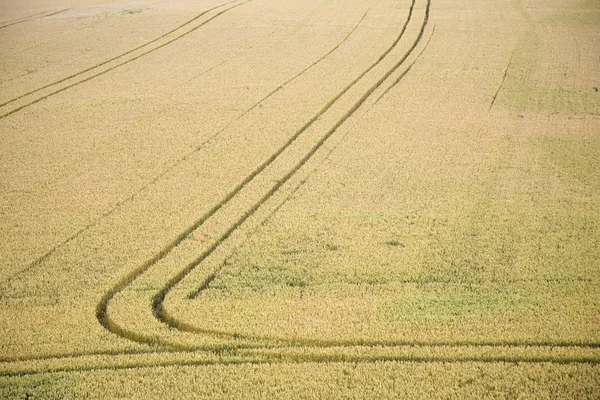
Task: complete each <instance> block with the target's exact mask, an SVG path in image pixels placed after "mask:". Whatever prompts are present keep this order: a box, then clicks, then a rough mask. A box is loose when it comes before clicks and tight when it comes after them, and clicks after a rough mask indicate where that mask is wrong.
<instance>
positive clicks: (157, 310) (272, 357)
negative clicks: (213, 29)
mask: <svg viewBox="0 0 600 400" xmlns="http://www.w3.org/2000/svg"><path fill="white" fill-rule="evenodd" d="M249 1H251V0H249ZM430 2H431V0H428V1H427V11H426V17H425V22H424V24H423V25H422V28H421V31H420V34H419V36H418V38H417V41H416V43H415V44H413V46H412V47H411V48H410V50H409V51H408V53H407V54H406V55H405V56H404V57H403V58H402V60H401V61H400V62H399V63H397V64H396V65H395V66H394V68H393V69H392V70H390V71H389V72H388V73H386V75H385V76H384V77H383V78H381V79H380V80H379V81H378V82H377V83H376V85H374V86H373V87H371V89H370V90H369V91H367V92H366V93H365V94H363V96H362V97H361V98H360V99H359V101H358V102H357V103H355V105H354V106H353V107H352V108H351V109H350V110H349V111H348V112H347V113H346V114H344V116H343V117H342V119H341V120H340V121H338V122H337V123H336V124H335V125H334V127H333V128H332V129H330V130H329V131H327V133H326V134H325V136H323V137H322V138H321V139H320V140H319V141H318V142H317V143H316V144H315V146H313V148H311V150H310V152H309V153H308V154H306V155H305V156H304V157H303V158H302V160H301V161H300V162H299V163H298V164H296V166H295V167H294V168H293V169H291V170H290V171H288V173H286V174H285V175H284V177H283V178H282V179H280V180H279V181H278V182H277V183H276V184H275V185H274V186H273V187H272V188H271V190H270V191H269V192H268V193H267V194H265V195H264V196H263V197H262V198H261V199H260V200H259V202H258V203H256V204H254V205H253V206H252V207H251V208H250V209H249V210H247V211H246V212H245V213H244V214H243V215H242V216H241V217H240V218H238V220H237V221H236V222H235V223H234V224H233V225H232V226H230V228H229V229H228V230H227V232H226V233H225V234H224V235H222V236H221V237H220V238H219V239H218V240H217V241H216V242H215V243H213V245H212V246H210V247H209V249H208V250H206V251H205V252H204V253H203V254H202V255H200V257H198V258H197V259H196V260H195V261H194V262H193V263H192V264H189V265H188V266H187V267H186V268H185V269H184V270H182V271H180V273H179V274H177V275H176V276H175V277H173V278H171V279H170V280H169V281H168V282H167V283H166V284H165V286H164V287H163V288H162V289H161V291H159V292H158V293H157V294H156V295H155V296H154V298H153V301H152V312H153V314H154V315H155V317H157V319H159V321H161V322H163V323H166V324H167V325H169V326H172V327H175V328H177V329H179V330H183V331H186V329H185V328H186V326H185V325H184V324H182V323H180V322H178V321H176V320H174V319H173V318H171V317H170V316H169V315H167V314H165V309H164V307H163V304H162V303H163V301H164V299H165V297H166V295H167V294H168V292H169V291H170V290H172V289H173V288H174V287H175V286H176V285H177V284H178V283H179V282H180V281H181V280H182V279H183V278H184V277H185V276H186V275H187V274H189V272H191V270H193V269H194V268H195V267H196V266H197V265H198V264H199V263H200V262H202V260H204V259H205V258H206V257H208V255H210V253H212V252H213V251H214V250H215V249H216V248H217V247H218V246H219V245H220V244H221V243H223V242H224V241H225V240H227V238H228V237H229V236H230V235H231V234H232V233H233V232H234V231H235V230H237V229H238V228H239V227H240V226H241V225H242V224H243V223H244V222H245V221H246V220H247V219H248V218H249V217H250V216H251V215H252V214H254V213H255V212H256V211H257V210H258V209H259V208H260V207H261V206H262V205H263V204H264V203H265V202H266V201H267V200H268V199H269V198H271V197H272V196H273V194H275V193H276V192H277V191H279V189H280V188H281V187H282V186H283V185H284V184H285V183H286V182H287V181H289V180H290V179H291V178H292V177H293V176H294V175H295V173H296V172H297V171H298V170H299V169H301V168H302V166H303V165H304V164H306V162H307V161H308V160H309V159H311V157H312V156H313V155H314V154H315V153H316V152H317V151H318V150H319V148H321V146H322V145H323V144H324V143H325V142H326V141H327V139H328V138H329V137H330V136H331V135H332V134H333V133H334V132H335V131H336V130H337V129H338V128H339V127H340V126H341V125H343V124H344V122H346V121H347V120H348V119H349V118H350V117H351V116H352V115H353V113H354V112H355V111H357V110H358V109H359V108H360V107H361V105H362V104H363V103H364V102H365V101H366V100H367V98H369V97H370V96H371V95H372V94H373V92H374V91H375V90H376V89H377V88H379V87H380V86H381V85H382V83H383V82H384V81H385V80H386V79H388V78H389V77H390V75H391V74H392V73H393V72H395V71H396V70H397V68H398V67H400V66H401V65H402V64H403V63H404V61H405V60H406V59H407V58H408V56H409V55H410V53H411V52H412V51H413V50H414V49H415V47H416V46H417V44H418V41H420V40H421V38H422V36H423V32H424V29H425V25H426V23H427V19H428V17H429V6H430ZM414 3H415V0H413V3H412V6H411V10H410V14H409V20H410V15H412V8H413V6H414ZM365 15H366V14H365ZM363 18H364V16H363ZM361 21H362V19H361ZM408 22H409V21H407V22H406V25H405V26H404V29H403V31H402V34H403V33H404V30H405V29H406V26H407V25H408ZM355 29H356V28H355ZM434 31H435V27H434ZM402 34H401V35H400V37H401V36H402ZM432 36H433V32H432ZM344 40H345V39H344ZM430 40H431V37H430V38H429V41H430ZM398 41H399V38H398V40H397V41H396V42H395V43H394V45H393V46H392V48H393V47H395V45H396V44H397V42H398ZM429 41H428V42H427V44H426V45H425V48H426V47H427V45H428V44H429ZM425 48H424V49H423V50H422V51H421V52H420V53H419V55H418V56H417V59H415V60H414V61H413V62H412V63H411V64H410V65H409V66H408V68H407V69H406V70H405V71H404V72H403V73H402V74H401V75H400V77H399V78H398V79H396V81H395V82H394V83H393V84H392V85H391V86H389V87H388V88H387V89H386V90H385V92H384V93H383V94H382V95H380V96H379V97H378V98H377V99H376V101H375V102H377V101H379V100H380V99H381V98H382V97H383V96H384V95H385V94H386V93H387V92H388V91H389V90H390V89H391V88H392V87H394V86H395V85H396V84H397V83H398V82H399V81H400V80H401V79H402V78H403V77H404V76H405V75H406V74H407V73H408V72H409V71H410V69H411V68H412V66H413V65H414V64H415V62H416V61H417V60H418V58H419V57H420V56H421V54H422V53H423V52H424V50H425ZM390 51H391V48H390V50H389V51H388V52H387V53H389V52H390ZM387 53H386V55H387ZM328 54H329V53H328ZM384 57H385V56H382V57H381V58H380V59H379V60H378V61H377V62H376V63H375V64H373V66H372V67H370V68H369V70H368V71H370V70H371V69H372V68H373V67H374V66H375V65H377V64H378V63H379V62H380V61H381V60H382V59H383V58H384ZM323 58H325V57H323ZM309 68H310V67H309ZM368 71H366V72H365V73H363V74H362V75H361V76H360V77H359V78H357V79H356V80H355V81H353V82H352V83H351V85H350V86H349V87H347V88H346V89H344V91H343V92H342V93H341V94H340V95H339V96H336V98H334V100H332V101H330V102H329V103H327V105H326V106H325V108H324V109H323V110H322V111H321V112H320V113H319V114H318V116H317V117H314V118H313V119H311V120H310V121H309V123H308V124H307V125H305V127H303V128H301V130H300V131H298V132H296V134H295V135H294V136H293V137H292V138H291V139H290V140H289V141H288V142H286V144H285V145H284V147H283V148H280V149H279V150H278V151H277V152H276V153H275V154H274V155H272V156H271V157H270V158H269V159H268V160H267V161H266V162H265V163H267V162H268V164H266V165H265V163H263V164H261V166H259V168H258V169H257V170H255V171H254V172H253V173H252V174H250V175H249V176H248V177H247V178H246V179H244V181H242V182H241V183H240V184H239V185H238V186H236V188H234V190H233V191H232V192H230V193H229V195H227V196H226V197H225V198H224V199H222V200H221V202H219V203H218V204H217V205H215V206H214V207H213V208H212V209H211V210H209V212H208V213H206V214H205V215H204V216H203V217H202V218H201V219H200V220H198V221H197V222H196V223H195V224H194V225H193V226H192V227H190V228H188V229H186V230H185V231H184V232H182V233H181V234H180V235H178V236H177V238H176V239H175V240H174V241H173V242H171V243H170V244H169V245H167V246H166V247H165V248H163V249H162V250H161V251H160V252H159V253H157V254H156V255H155V256H154V257H152V258H151V259H150V260H148V261H147V262H146V263H144V264H143V265H142V266H140V267H139V268H137V269H135V270H134V271H132V272H131V273H129V274H128V275H126V276H125V277H124V278H123V279H121V280H120V281H119V282H118V283H117V284H116V285H115V286H113V288H112V289H111V290H109V291H108V292H106V294H105V295H104V296H103V298H102V299H101V301H100V303H99V304H98V307H97V309H96V317H97V319H98V321H99V322H100V323H101V324H102V326H104V327H105V328H106V329H107V330H109V331H111V332H113V333H116V334H117V335H119V336H122V337H125V338H126V339H130V340H133V341H136V342H140V343H143V344H149V345H160V346H164V347H154V348H153V349H149V350H140V351H139V352H138V351H132V352H131V354H139V355H144V354H151V353H167V354H174V353H182V354H192V353H195V352H197V351H199V350H200V348H199V347H196V348H190V349H188V350H173V349H172V348H171V349H169V347H171V346H169V344H168V343H166V342H165V343H163V342H161V341H157V340H156V338H155V337H152V336H151V335H148V338H150V340H147V341H146V340H142V341H140V340H136V338H135V337H129V336H128V335H130V334H133V335H138V334H137V333H135V332H128V331H127V330H126V329H124V328H121V327H118V326H115V325H114V324H112V323H111V322H110V321H109V317H108V314H107V313H108V305H109V303H110V301H111V300H112V299H113V297H114V296H116V295H117V294H118V293H119V292H120V291H122V290H124V289H125V288H127V286H129V285H130V284H131V283H132V282H133V281H134V280H135V279H137V278H138V277H139V276H140V275H141V274H143V273H144V272H145V271H146V270H148V269H149V268H150V267H151V266H152V265H153V264H155V263H156V262H158V261H159V260H161V259H163V258H165V257H166V256H167V254H168V253H169V252H170V251H171V250H173V249H174V248H175V247H177V246H178V245H179V244H180V243H181V242H182V241H183V240H185V239H186V238H187V237H188V236H189V235H190V234H191V233H192V232H193V231H194V230H196V229H197V228H199V227H200V226H201V225H202V224H203V223H204V222H206V221H207V220H208V219H209V218H210V217H212V216H213V215H215V214H216V213H217V212H218V211H219V209H221V208H222V207H223V206H224V205H225V204H226V203H227V202H229V201H230V200H231V199H233V198H234V197H235V196H236V195H237V193H239V192H240V191H241V190H242V188H244V187H245V186H246V185H247V184H248V183H250V182H251V181H252V180H253V179H254V178H255V177H256V176H258V174H260V172H262V171H263V170H264V169H265V168H266V167H267V166H268V165H270V164H271V163H272V162H273V161H274V160H275V159H276V158H277V157H278V156H279V155H280V154H281V153H283V151H284V150H285V148H287V147H289V146H290V145H291V144H292V143H293V142H294V141H295V139H296V138H297V137H298V136H300V134H301V133H302V132H303V131H304V130H306V129H307V128H308V126H310V125H311V124H312V123H314V122H315V121H316V120H317V119H318V118H319V117H320V116H321V115H322V114H324V113H325V112H326V111H327V110H328V109H329V108H330V107H331V106H332V105H333V103H334V102H335V101H337V100H338V99H339V98H340V97H341V96H342V95H343V94H344V93H346V92H347V91H348V90H349V89H350V87H351V86H353V85H354V84H355V83H356V82H357V81H358V80H359V79H360V78H362V77H363V76H364V75H365V74H366V73H367V72H368ZM303 72H305V71H303ZM303 72H302V73H303ZM293 79H295V78H292V80H293ZM290 81H291V80H290ZM284 85H285V84H284ZM284 85H282V86H281V87H283V86H284ZM281 87H280V88H281ZM280 88H278V89H276V91H277V90H279V89H280ZM269 96H270V95H268V96H267V98H268V97H269ZM265 99H266V98H265ZM265 99H263V100H261V101H264V100H265ZM257 104H258V103H257ZM254 107H256V106H253V108H254ZM247 112H250V110H248V111H246V112H245V113H247ZM240 118H241V117H240ZM269 160H270V161H269ZM263 165H264V167H263ZM261 167H262V168H261ZM257 171H258V172H257ZM161 176H162V175H161ZM305 181H306V179H305V180H303V181H302V182H300V185H298V186H297V187H296V188H294V190H293V192H295V191H296V190H297V189H298V188H299V187H300V186H301V185H302V184H303V183H304V182H305ZM292 194H293V193H292ZM290 196H291V195H290ZM288 198H289V196H288V197H286V199H285V200H284V202H285V201H287V199H288ZM282 204H283V203H282ZM282 204H280V205H279V206H278V207H277V208H276V209H275V211H273V212H276V211H277V210H278V209H279V207H281V205H282ZM272 214H273V213H271V214H269V216H268V217H267V218H269V217H270V216H271V215H272ZM211 249H212V250H211ZM207 252H210V253H209V254H206V253H207ZM219 271H220V268H218V269H217V270H215V271H213V273H212V274H211V275H210V276H209V277H208V278H207V280H206V281H205V282H204V284H203V285H202V286H201V287H200V288H199V289H198V290H197V291H196V292H194V293H192V294H190V297H195V295H197V294H198V293H200V292H201V291H202V290H204V289H206V288H207V287H208V285H209V284H210V281H212V279H214V278H215V277H216V275H217V274H218V272H219ZM182 327H183V328H184V329H181V328H182ZM190 328H193V332H195V333H206V334H212V335H215V336H223V337H230V338H234V337H235V338H236V339H245V338H244V337H241V336H240V335H239V334H236V333H230V332H218V331H208V330H206V331H202V332H199V329H198V328H195V327H190ZM248 339H249V340H251V341H259V342H260V341H271V342H273V341H275V342H276V343H275V344H274V345H271V346H269V345H260V344H258V345H257V346H254V345H253V346H248V347H244V346H243V345H242V346H240V347H235V346H232V347H229V348H230V349H231V352H232V353H233V354H234V355H233V356H232V355H229V354H226V355H225V356H223V357H222V358H220V359H218V360H197V359H196V360H190V359H183V360H170V361H159V362H154V363H152V362H148V363H144V362H124V363H121V364H118V365H94V366H84V367H73V368H71V367H68V366H67V367H59V368H47V369H40V370H27V369H21V370H18V369H16V370H14V371H0V376H2V377H19V376H25V375H33V374H51V373H68V372H88V371H89V372H91V371H103V370H124V369H140V368H157V367H167V366H203V365H206V366H210V365H244V364H248V365H271V364H282V363H296V364H300V363H341V362H354V363H358V362H360V363H375V362H386V361H390V362H393V361H404V362H414V363H433V362H444V363H470V362H481V363H513V364H514V363H517V364H518V363H550V364H591V365H599V364H600V359H599V358H598V357H594V356H580V357H577V356H575V357H560V358H557V357H552V356H548V355H541V356H535V355H534V356H524V357H523V356H521V357H519V356H517V357H514V356H492V355H489V354H486V355H485V356H459V357H456V356H450V357H446V356H396V355H385V356H381V355H375V356H366V357H365V356H364V355H363V356H361V355H357V356H349V355H344V354H341V355H329V356H323V355H314V354H305V355H303V356H289V355H278V354H267V355H266V356H265V355H264V354H261V353H260V352H258V351H257V352H255V353H249V354H250V355H251V356H241V355H240V356H235V351H236V349H239V348H248V349H250V350H252V349H254V348H256V347H258V348H259V349H268V348H289V347H298V348H306V347H308V348H310V347H315V348H322V347H340V346H368V347H371V346H376V347H383V348H385V347H391V346H410V347H419V346H423V347H435V346H449V347H461V346H465V347H481V346H492V347H494V346H509V347H523V348H536V347H547V348H548V349H549V350H552V349H553V348H555V347H559V348H560V347H578V348H593V349H597V348H600V343H577V344H574V343H570V342H559V341H556V342H553V341H546V342H534V341H532V342H525V341H512V342H511V341H505V342H504V343H500V342H488V343H485V342H479V343H478V342H468V341H464V342H453V343H441V342H439V343H435V342H430V343H427V342H421V343H419V342H406V341H405V342H393V341H380V342H377V341H362V342H361V341H347V342H341V341H337V342H336V341H306V342H305V341H290V340H289V339H286V338H283V339H278V338H269V337H264V338H263V337H248ZM175 348H176V347H175ZM226 350H227V348H224V349H223V350H209V349H207V350H206V351H215V352H216V353H217V354H221V353H222V352H223V351H225V352H226ZM124 353H125V352H119V353H117V352H110V351H107V352H91V353H84V352H82V353H79V354H74V353H72V354H69V355H56V356H45V357H39V358H35V357H32V358H27V357H24V358H22V359H3V360H0V363H13V362H22V361H35V360H61V359H69V358H73V357H86V356H94V355H119V354H124ZM125 354H126V353H125ZM264 357H266V358H264Z"/></svg>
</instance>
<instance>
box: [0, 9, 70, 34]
mask: <svg viewBox="0 0 600 400" xmlns="http://www.w3.org/2000/svg"><path fill="white" fill-rule="evenodd" d="M69 10H70V8H64V9H62V10H58V11H42V12H40V13H37V14H33V15H30V16H27V17H23V18H19V19H16V20H14V21H10V22H8V23H6V24H4V25H0V29H4V28H8V27H9V26H13V25H17V24H22V23H24V22H29V21H32V20H36V19H40V18H44V17H51V16H53V15H57V14H60V13H63V12H65V11H69Z"/></svg>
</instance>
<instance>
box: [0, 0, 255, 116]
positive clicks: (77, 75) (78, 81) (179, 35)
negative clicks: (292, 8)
mask: <svg viewBox="0 0 600 400" xmlns="http://www.w3.org/2000/svg"><path fill="white" fill-rule="evenodd" d="M236 1H238V0H233V1H229V2H227V3H224V4H221V5H218V6H215V7H212V8H210V9H208V10H206V11H203V12H202V13H200V14H198V15H196V16H195V17H194V18H192V19H190V20H188V21H187V22H185V23H183V24H181V25H180V26H178V27H176V28H174V29H172V30H171V31H169V32H167V33H165V34H163V35H161V36H159V37H157V38H155V39H153V40H151V41H149V42H147V43H145V44H143V45H140V46H138V47H136V48H134V49H131V50H129V51H127V52H125V53H123V54H120V55H118V56H116V57H113V58H111V59H109V60H106V61H103V62H101V63H99V64H96V65H94V66H92V67H89V68H86V69H84V70H82V71H80V72H77V73H75V74H72V75H70V76H67V77H65V78H63V79H60V80H58V81H56V82H52V83H49V84H47V85H45V86H42V87H40V88H38V89H35V90H33V91H30V92H28V93H25V94H22V95H20V96H18V97H15V98H13V99H12V100H8V101H6V102H4V103H2V104H0V108H3V107H5V106H7V105H9V104H12V103H14V102H16V101H18V100H21V99H24V98H26V97H29V96H32V95H34V94H36V93H38V92H41V91H43V90H45V89H53V88H54V87H56V86H59V85H60V84H62V83H67V85H66V86H64V87H61V88H59V89H56V90H54V91H51V92H49V93H47V94H44V95H41V96H39V97H37V98H36V99H33V100H30V101H29V102H26V103H25V104H22V105H20V106H17V107H16V108H13V109H12V110H10V111H7V112H5V113H4V114H1V115H0V119H3V118H6V117H8V116H9V115H11V114H14V113H16V112H18V111H21V110H23V109H25V108H27V107H29V106H32V105H34V104H36V103H39V102H40V101H42V100H45V99H47V98H49V97H51V96H54V95H56V94H58V93H61V92H64V91H65V90H67V89H70V88H72V87H75V86H77V85H80V84H82V83H85V82H87V81H90V80H92V79H94V78H97V77H99V76H102V75H104V74H106V73H108V72H110V71H112V70H114V69H117V68H119V67H121V66H123V65H126V64H129V63H130V62H133V61H135V60H137V59H139V58H142V57H144V56H146V55H148V54H150V53H153V52H155V51H157V50H159V49H161V48H163V47H165V46H167V45H169V44H171V43H173V42H175V41H177V40H179V39H181V38H183V37H185V36H187V35H189V34H190V33H192V32H194V31H196V30H198V29H199V28H201V27H202V26H204V25H206V24H207V23H208V22H210V21H212V20H213V19H215V18H217V17H219V16H220V15H222V14H224V13H226V12H227V11H230V10H232V9H234V8H237V7H239V6H241V5H244V4H246V3H249V2H251V1H253V0H246V1H244V2H241V3H238V4H236V5H234V6H231V7H229V8H227V9H225V10H223V11H220V12H218V13H217V14H215V15H213V16H212V17H210V18H208V19H206V20H204V21H202V22H201V23H199V24H198V25H196V26H194V27H192V28H191V29H189V30H187V31H185V32H183V33H177V35H176V36H175V37H173V38H170V39H167V41H165V42H164V43H160V44H158V45H156V46H155V47H153V48H150V49H149V50H146V51H144V52H142V53H141V54H138V55H135V56H132V57H131V58H128V59H125V60H122V61H121V60H120V59H122V58H124V57H126V56H128V55H131V54H132V53H134V52H136V51H137V50H141V49H144V48H146V47H148V46H150V45H152V44H154V43H156V42H158V41H160V40H162V39H165V38H166V37H167V36H170V35H172V34H174V33H176V32H177V31H179V30H181V29H183V28H185V27H187V26H188V25H190V24H192V23H193V22H194V21H196V20H198V19H199V18H201V17H203V16H204V15H206V14H207V13H209V12H211V11H214V10H216V9H218V8H221V7H224V6H227V5H229V4H231V3H234V2H236ZM117 60H119V62H118V63H116V64H115V65H113V66H110V67H107V68H106V69H104V70H101V71H100V72H97V73H94V74H93V75H91V76H87V77H82V75H84V74H86V73H88V72H94V71H95V70H97V69H99V68H101V67H103V66H106V65H107V64H109V63H111V62H113V61H117ZM76 78H79V79H76ZM70 80H75V81H74V82H72V83H68V81H70Z"/></svg>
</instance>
